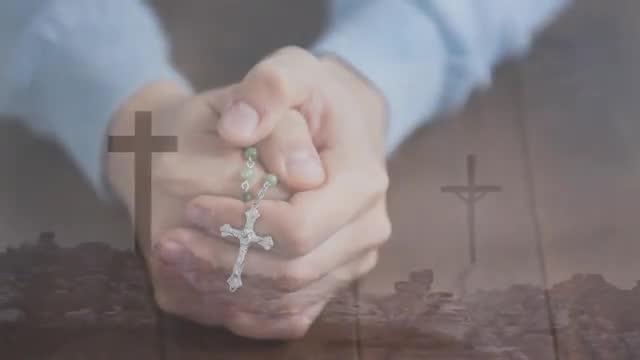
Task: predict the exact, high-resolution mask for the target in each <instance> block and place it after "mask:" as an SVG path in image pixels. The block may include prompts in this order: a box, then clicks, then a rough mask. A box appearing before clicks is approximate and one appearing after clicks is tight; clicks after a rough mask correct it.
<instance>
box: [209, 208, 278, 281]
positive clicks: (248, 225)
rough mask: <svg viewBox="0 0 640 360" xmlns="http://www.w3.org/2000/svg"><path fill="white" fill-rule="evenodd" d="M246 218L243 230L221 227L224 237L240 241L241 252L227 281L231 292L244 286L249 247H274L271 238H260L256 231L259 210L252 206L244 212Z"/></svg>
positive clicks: (227, 226)
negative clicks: (245, 264)
mask: <svg viewBox="0 0 640 360" xmlns="http://www.w3.org/2000/svg"><path fill="white" fill-rule="evenodd" d="M244 216H245V219H246V220H245V223H244V228H242V229H234V228H232V227H231V225H229V224H224V225H222V226H221V227H220V233H221V234H222V237H227V236H232V237H235V238H237V239H238V240H239V241H240V251H239V252H238V256H237V258H236V263H235V264H234V265H233V272H232V273H231V276H229V278H228V279H227V284H229V290H230V291H231V292H234V291H236V290H238V288H240V287H241V286H242V269H243V268H244V260H245V256H246V255H247V251H248V250H249V247H250V246H251V245H253V244H258V245H260V246H262V248H264V249H265V250H269V249H271V248H272V247H273V239H272V238H271V236H260V235H258V234H256V232H255V231H254V227H255V224H256V221H257V220H258V218H259V217H260V212H259V211H258V208H257V207H256V206H255V205H254V206H251V207H250V208H249V209H247V211H245V212H244Z"/></svg>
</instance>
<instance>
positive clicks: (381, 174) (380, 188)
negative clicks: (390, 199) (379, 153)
mask: <svg viewBox="0 0 640 360" xmlns="http://www.w3.org/2000/svg"><path fill="white" fill-rule="evenodd" d="M374 179H375V181H374V183H375V192H376V194H378V195H383V194H385V193H386V192H387V190H388V189H389V174H388V173H387V172H386V170H384V169H379V170H377V171H376V175H375V177H374Z"/></svg>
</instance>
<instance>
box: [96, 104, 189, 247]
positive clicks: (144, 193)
mask: <svg viewBox="0 0 640 360" xmlns="http://www.w3.org/2000/svg"><path fill="white" fill-rule="evenodd" d="M134 120H135V133H134V135H126V136H109V137H108V141H107V151H108V152H110V153H133V154H134V157H135V160H134V164H135V165H134V166H135V176H134V190H133V191H134V199H135V203H134V208H135V214H134V220H133V222H134V225H133V226H134V227H133V228H134V248H135V249H138V246H139V244H140V241H144V243H145V244H148V243H149V241H150V240H151V209H152V205H151V157H152V155H153V153H158V152H176V151H178V137H177V136H153V135H152V131H151V130H152V127H151V112H150V111H136V113H135V119H134Z"/></svg>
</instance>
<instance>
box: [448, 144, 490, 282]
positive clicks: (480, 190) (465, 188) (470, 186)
mask: <svg viewBox="0 0 640 360" xmlns="http://www.w3.org/2000/svg"><path fill="white" fill-rule="evenodd" d="M441 191H442V192H444V193H451V194H455V195H456V196H457V197H458V198H460V199H461V200H462V201H463V202H464V203H465V204H466V205H467V227H468V230H469V264H470V265H474V264H475V263H476V258H477V250H476V212H475V206H476V203H477V202H478V201H480V199H482V198H483V197H485V196H486V195H487V194H488V193H494V192H501V191H502V187H500V186H497V185H477V184H476V157H475V155H468V156H467V184H466V185H449V186H443V187H442V188H441ZM466 273H467V271H465V274H463V278H465V277H466V275H467V274H466ZM462 290H463V291H464V286H463V289H462Z"/></svg>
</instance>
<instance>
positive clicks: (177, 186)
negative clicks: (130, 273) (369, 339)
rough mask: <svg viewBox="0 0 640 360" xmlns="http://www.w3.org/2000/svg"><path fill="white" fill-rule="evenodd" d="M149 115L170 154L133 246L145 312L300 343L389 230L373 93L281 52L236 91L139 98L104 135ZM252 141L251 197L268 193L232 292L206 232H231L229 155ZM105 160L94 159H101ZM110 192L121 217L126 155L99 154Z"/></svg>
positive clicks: (168, 89) (216, 241)
mask: <svg viewBox="0 0 640 360" xmlns="http://www.w3.org/2000/svg"><path fill="white" fill-rule="evenodd" d="M136 110H151V111H152V112H153V119H154V120H153V121H154V122H153V126H154V134H155V135H177V136H178V143H179V149H178V152H177V153H161V154H154V157H153V171H152V185H153V189H152V201H153V213H152V229H151V239H149V240H148V241H147V242H146V243H144V244H140V248H141V249H142V252H143V255H144V258H145V261H146V263H147V266H148V269H149V272H150V274H151V278H152V281H153V284H154V293H155V298H156V301H157V303H158V305H159V306H160V307H161V308H162V309H163V310H164V311H166V312H169V313H172V314H175V315H178V316H182V317H185V318H188V319H191V320H194V321H196V322H199V323H203V324H207V325H214V326H224V327H226V328H227V329H229V330H230V331H232V332H234V333H236V334H238V335H240V336H246V337H252V338H259V339H288V338H297V337H301V336H303V335H304V334H305V333H306V332H307V330H308V329H309V327H310V325H311V324H312V323H313V321H314V320H315V319H316V318H317V316H318V315H319V314H320V312H321V311H322V309H323V308H324V306H325V305H326V303H327V302H328V301H329V300H330V298H331V297H332V296H333V295H334V294H335V293H336V292H337V291H338V290H339V289H341V288H344V287H345V286H346V285H348V284H349V283H351V282H352V281H354V280H356V279H358V278H359V277H361V276H363V275H364V274H366V273H367V272H369V271H370V270H371V269H372V268H373V267H374V266H375V264H376V261H377V257H378V250H379V248H380V246H382V245H383V244H384V243H385V242H386V241H387V239H388V238H389V235H390V232H391V226H390V222H389V218H388V215H387V210H386V191H387V186H388V177H387V171H386V166H385V154H384V127H385V108H384V101H383V99H382V97H381V96H380V95H379V94H378V93H377V92H376V91H375V90H374V89H373V87H372V86H370V85H369V84H368V83H367V82H366V81H365V80H363V79H362V78H361V77H359V76H358V75H357V74H356V73H355V72H354V71H352V70H351V69H350V68H349V67H348V66H346V65H344V64H343V63H341V62H340V61H338V60H336V59H333V58H316V57H315V56H313V55H312V54H310V53H308V52H307V51H305V50H303V49H299V48H284V49H281V50H279V51H277V52H275V53H274V54H272V55H271V56H269V57H267V58H266V59H264V60H263V61H262V62H260V63H259V64H257V65H256V66H255V67H254V68H253V69H252V70H250V71H249V73H248V74H247V75H246V77H245V78H244V79H243V80H242V81H241V82H239V83H237V84H233V85H231V86H228V87H225V88H220V89H214V90H211V91H208V92H205V93H202V94H198V95H195V96H194V95H190V94H186V93H183V92H182V91H181V90H180V88H179V87H178V86H176V85H175V84H172V83H154V84H149V85H148V86H146V87H145V88H143V89H141V90H140V91H139V92H138V93H137V94H135V95H134V96H133V97H131V98H130V99H129V101H128V102H127V103H126V104H125V105H124V106H123V107H122V108H121V109H119V111H118V112H117V113H116V114H115V115H114V117H113V119H112V122H111V127H110V134H111V135H130V134H132V133H133V125H134V124H133V113H134V112H135V111H136ZM253 144H257V148H258V154H259V163H258V164H257V166H256V171H255V174H254V178H253V179H254V181H253V184H254V193H255V190H256V189H257V188H259V187H260V185H261V184H262V181H263V179H264V175H265V173H274V174H276V175H277V176H278V178H279V180H280V181H279V184H278V185H277V186H276V187H275V188H272V189H271V190H269V192H268V193H267V197H266V198H265V200H264V201H263V203H262V205H261V208H260V212H261V214H262V217H261V218H260V219H259V220H258V222H257V225H256V232H257V233H258V234H262V235H266V234H268V235H271V236H272V237H273V239H274V241H275V247H274V248H273V249H272V250H271V251H268V252H267V251H264V250H262V249H261V248H259V247H253V248H251V250H250V251H249V254H248V256H247V262H246V266H245V268H244V272H243V282H244V286H243V287H242V288H241V289H240V290H238V292H236V293H233V294H232V293H229V291H228V287H227V284H226V282H225V280H226V277H227V276H228V275H229V274H230V272H231V268H232V266H233V263H234V261H235V259H236V256H237V253H238V245H237V240H236V241H234V239H231V238H221V237H220V234H219V228H220V226H221V225H222V224H225V223H229V224H231V225H232V226H234V227H236V228H240V227H242V225H243V224H244V214H243V213H244V210H245V209H246V206H245V204H244V203H243V202H242V201H241V200H240V199H241V193H240V188H239V184H240V178H239V173H240V171H241V169H242V167H243V164H244V162H243V157H242V151H241V149H242V147H243V146H247V145H253ZM105 156H106V155H105ZM106 159H107V160H106V174H107V178H108V179H109V183H110V185H111V187H112V189H113V191H114V193H115V194H116V195H117V196H118V197H119V198H120V199H121V201H122V202H123V203H124V204H125V205H126V207H127V208H128V209H129V212H130V213H131V214H133V180H132V179H133V169H134V168H133V159H132V157H131V156H127V155H123V154H109V155H108V156H106Z"/></svg>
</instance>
